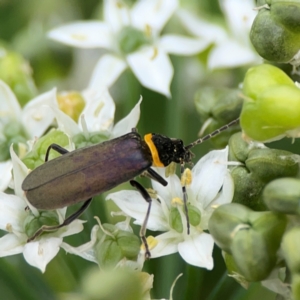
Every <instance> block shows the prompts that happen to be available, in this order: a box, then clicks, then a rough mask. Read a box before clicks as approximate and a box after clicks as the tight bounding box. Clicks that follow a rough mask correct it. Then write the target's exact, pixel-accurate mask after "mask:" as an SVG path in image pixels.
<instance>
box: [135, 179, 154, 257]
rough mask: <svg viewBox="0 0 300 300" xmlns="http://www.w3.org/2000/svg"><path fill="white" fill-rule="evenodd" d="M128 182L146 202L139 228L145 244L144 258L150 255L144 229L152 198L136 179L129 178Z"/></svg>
mask: <svg viewBox="0 0 300 300" xmlns="http://www.w3.org/2000/svg"><path fill="white" fill-rule="evenodd" d="M130 184H131V185H132V186H133V187H135V188H136V189H137V190H138V191H139V192H140V193H141V195H142V197H143V198H144V199H145V200H146V201H147V202H148V209H147V213H146V216H145V219H144V222H143V224H142V226H141V230H140V238H141V240H142V242H143V244H144V246H145V250H146V253H145V257H146V259H149V258H150V257H151V253H150V250H149V245H148V242H147V239H146V229H147V223H148V219H149V216H150V211H151V204H152V199H151V197H150V195H149V193H148V192H147V191H146V189H145V188H144V187H143V186H142V185H141V184H139V183H138V182H137V181H135V180H130Z"/></svg>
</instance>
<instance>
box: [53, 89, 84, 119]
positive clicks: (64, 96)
mask: <svg viewBox="0 0 300 300" xmlns="http://www.w3.org/2000/svg"><path fill="white" fill-rule="evenodd" d="M57 102H58V106H59V108H60V110H62V111H63V112H64V113H65V114H67V115H68V116H69V117H71V118H72V119H73V120H74V121H75V122H78V118H79V116H80V114H81V113H82V111H83V109H84V106H85V101H84V98H83V97H82V95H81V94H80V93H78V92H72V91H71V92H64V93H59V94H58V95H57Z"/></svg>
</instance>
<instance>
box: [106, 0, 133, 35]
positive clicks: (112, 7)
mask: <svg viewBox="0 0 300 300" xmlns="http://www.w3.org/2000/svg"><path fill="white" fill-rule="evenodd" d="M103 11H104V20H105V22H106V23H107V25H109V27H110V28H111V30H112V32H114V33H116V32H118V31H119V30H121V29H122V28H123V27H125V26H128V25H129V24H130V13H129V9H128V7H127V6H126V5H124V3H123V2H121V1H118V0H105V2H104V7H103Z"/></svg>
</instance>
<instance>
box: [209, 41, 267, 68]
mask: <svg viewBox="0 0 300 300" xmlns="http://www.w3.org/2000/svg"><path fill="white" fill-rule="evenodd" d="M261 62H262V58H261V57H259V56H258V54H257V53H256V52H254V50H252V49H251V46H250V45H249V46H248V45H246V46H244V45H242V44H240V43H238V42H236V41H234V40H229V39H228V40H227V41H225V42H224V43H221V44H219V45H217V46H216V47H215V48H214V49H212V51H211V52H210V55H209V58H208V67H209V68H210V69H211V70H213V69H217V68H234V67H239V66H243V65H247V64H258V63H261Z"/></svg>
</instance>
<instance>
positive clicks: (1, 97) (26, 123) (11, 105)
mask: <svg viewBox="0 0 300 300" xmlns="http://www.w3.org/2000/svg"><path fill="white" fill-rule="evenodd" d="M47 105H51V106H53V107H57V102H56V89H52V90H50V91H49V92H46V93H43V94H41V95H39V96H37V97H35V98H34V99H32V100H31V101H29V102H28V103H27V104H26V105H25V106H24V108H23V109H22V108H21V106H20V104H19V102H18V100H17V98H16V96H15V95H14V93H13V92H12V91H11V89H10V87H9V86H8V85H7V84H6V83H5V82H3V81H2V80H0V115H1V118H0V139H1V140H3V141H5V140H6V136H5V134H4V133H3V129H4V128H5V127H10V124H11V125H14V126H15V125H16V124H19V126H20V128H21V129H22V130H23V132H24V134H25V135H26V136H24V137H22V138H23V139H24V140H27V139H33V138H35V137H40V136H41V135H42V134H43V133H44V132H45V131H46V129H47V128H48V127H49V126H50V124H51V123H52V122H53V120H54V113H53V112H52V111H49V108H48V107H47ZM17 134H20V133H15V135H17ZM14 138H15V137H14ZM8 147H9V145H8ZM7 151H8V149H7ZM11 169H12V164H11V162H10V160H8V161H4V162H0V170H1V178H0V191H5V189H6V188H7V187H8V185H9V183H10V181H11Z"/></svg>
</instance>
